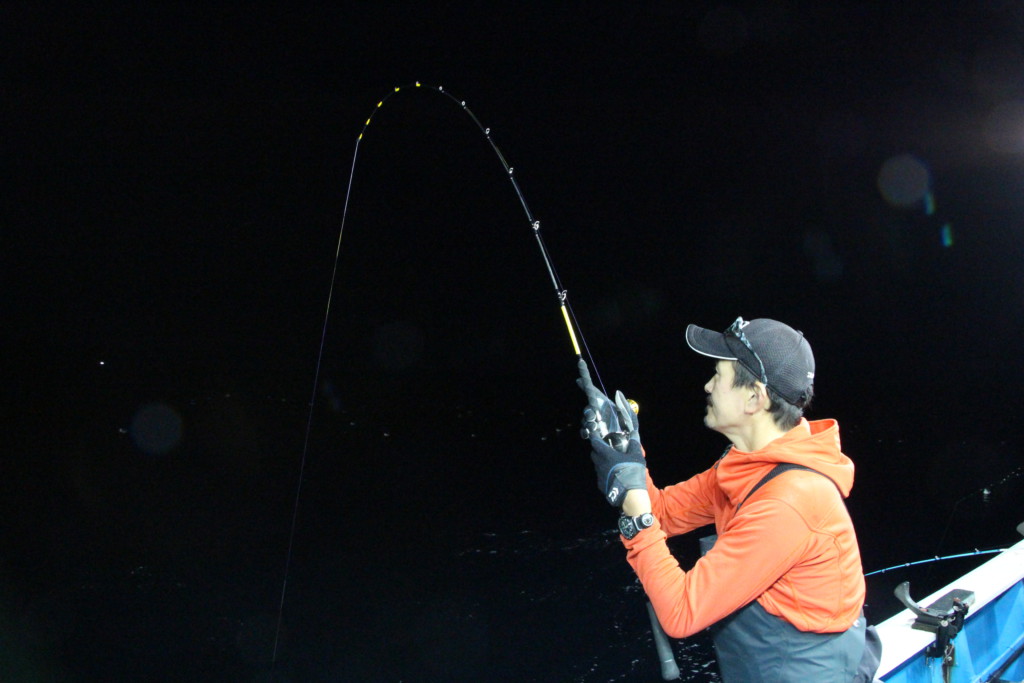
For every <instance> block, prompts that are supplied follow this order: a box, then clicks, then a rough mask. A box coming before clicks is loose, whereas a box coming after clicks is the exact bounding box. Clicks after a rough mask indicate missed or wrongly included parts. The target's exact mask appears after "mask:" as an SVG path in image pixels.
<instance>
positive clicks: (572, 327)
mask: <svg viewBox="0 0 1024 683" xmlns="http://www.w3.org/2000/svg"><path fill="white" fill-rule="evenodd" d="M421 88H422V89H425V90H433V91H435V92H437V93H439V94H441V95H444V96H445V97H447V98H448V99H449V100H450V101H452V102H454V103H455V104H456V105H458V106H459V107H460V108H461V109H462V111H464V112H465V113H466V115H468V116H469V118H470V120H472V121H473V123H474V124H475V125H476V127H477V128H478V129H479V130H480V132H481V133H483V135H484V138H486V140H487V142H488V144H489V145H490V146H491V149H492V150H493V151H494V153H495V155H496V156H497V157H498V160H499V161H500V162H501V165H502V166H503V167H504V169H505V174H506V177H507V178H508V179H509V182H511V183H512V188H513V189H514V190H515V193H516V196H517V197H518V198H519V203H520V205H522V207H523V212H524V213H525V214H526V220H527V221H528V222H529V225H530V228H531V229H532V230H533V235H534V237H535V239H536V241H537V246H538V247H539V249H540V254H541V257H542V258H543V260H544V266H545V267H546V269H547V272H548V275H549V276H550V278H551V283H552V285H554V288H555V295H556V297H557V300H558V306H559V309H560V310H561V313H562V319H563V320H564V322H565V328H566V331H567V332H568V333H569V341H570V342H571V343H572V348H573V352H574V353H575V354H576V360H577V367H578V369H579V371H580V373H581V375H583V374H586V378H587V381H588V382H589V381H590V378H589V372H587V364H586V361H585V360H584V351H585V352H586V356H587V358H588V359H589V360H590V367H591V368H593V369H594V373H595V374H596V375H597V382H598V384H600V385H601V390H602V393H603V394H604V395H605V396H607V393H608V391H607V390H606V389H605V387H604V382H603V381H602V380H601V375H600V373H599V372H597V368H596V366H595V364H594V361H593V355H592V354H591V353H590V349H589V347H588V346H587V343H586V339H585V338H584V337H583V334H582V333H580V334H579V337H578V338H577V330H578V329H579V323H578V321H577V320H576V316H575V314H574V313H573V311H572V307H571V306H570V305H569V300H568V291H567V290H566V289H565V287H563V286H562V283H561V281H560V280H559V278H558V274H557V272H556V270H555V267H554V264H553V263H552V260H551V254H550V253H549V252H548V248H547V245H545V243H544V237H543V235H541V229H540V221H539V220H537V219H536V218H535V217H534V215H533V213H532V212H531V211H530V207H529V205H527V203H526V198H525V197H524V196H523V192H522V189H521V188H520V187H519V182H518V181H517V180H516V177H515V169H514V167H512V166H511V165H509V163H508V161H507V160H506V159H505V155H504V154H502V152H501V149H499V147H498V145H497V143H495V141H494V138H493V137H491V129H490V128H488V127H485V126H484V125H483V124H482V123H480V120H479V119H478V118H477V117H476V114H474V113H473V111H472V110H471V109H470V108H469V107H468V106H466V101H465V100H462V99H460V98H458V97H456V96H455V95H453V94H452V93H450V92H448V91H447V90H445V89H444V88H443V87H441V86H424V85H423V84H422V83H420V82H419V81H416V82H415V83H414V84H413V85H411V86H405V87H404V88H403V86H398V87H395V88H394V89H393V90H392V91H391V92H389V93H388V94H387V95H385V96H384V97H383V98H381V99H380V100H379V101H378V102H377V106H376V107H374V109H373V111H372V112H371V113H370V115H369V116H368V117H367V119H366V122H365V123H364V124H363V127H362V130H360V132H359V136H358V137H357V138H356V145H355V150H354V151H353V153H352V165H351V168H350V169H349V177H348V185H347V187H346V190H345V202H344V204H343V207H342V213H341V225H340V226H339V229H338V242H337V247H336V248H335V252H334V267H333V271H332V273H331V285H330V287H329V289H328V295H327V307H326V311H325V313H324V321H323V326H322V329H321V335H320V348H319V352H318V354H317V362H316V370H315V372H314V377H313V396H312V399H311V400H310V403H309V406H310V408H309V418H308V420H307V422H306V436H305V443H304V446H303V450H302V460H301V463H300V465H299V481H298V484H297V486H296V491H295V503H294V507H293V511H292V522H291V531H290V533H289V539H288V552H287V556H286V560H285V568H284V578H283V580H282V585H281V597H280V602H279V606H278V615H277V628H276V631H275V634H274V647H273V654H272V656H271V672H273V668H274V666H275V665H276V663H277V652H278V645H279V642H280V636H281V626H282V620H283V616H284V604H285V596H286V593H287V588H288V574H289V570H290V567H291V560H292V554H293V549H294V541H295V530H296V523H297V520H298V510H299V496H300V494H301V491H302V479H303V473H304V472H305V468H306V459H307V456H308V453H309V440H310V434H311V431H312V422H313V407H314V405H315V402H316V396H317V387H318V385H319V381H320V370H321V366H322V361H323V354H324V346H325V342H326V338H327V322H328V319H329V318H330V310H331V301H332V299H333V297H334V285H335V281H336V280H337V274H338V263H339V259H340V255H341V240H342V237H343V235H344V232H345V222H346V220H347V218H348V208H349V200H350V199H351V197H352V181H353V179H354V177H355V169H356V161H357V160H358V158H359V147H360V144H361V143H362V141H363V137H364V136H365V135H366V132H367V130H368V129H369V127H370V124H371V123H373V119H374V117H375V116H376V115H377V112H378V111H380V109H381V108H382V107H383V106H384V103H385V102H387V101H388V100H389V99H391V98H392V97H394V96H395V95H397V94H398V93H400V92H402V90H403V89H405V90H417V89H421ZM580 341H582V342H583V348H582V350H581V348H580ZM592 386H593V385H591V387H592ZM620 396H621V392H618V394H617V396H616V399H617V406H618V408H619V410H627V409H628V410H632V411H633V412H634V413H635V412H637V411H638V406H637V405H636V403H635V402H634V401H628V402H627V401H626V399H625V398H624V397H623V398H622V399H621V400H620ZM599 426H600V427H601V428H602V431H601V432H600V436H601V438H603V439H605V440H606V441H608V442H609V443H610V444H611V445H612V446H614V447H616V448H618V449H619V450H624V449H625V446H626V443H627V439H626V436H624V435H623V434H622V433H621V432H619V431H617V425H607V424H606V423H601V422H599ZM647 609H648V613H649V615H650V620H651V630H652V631H653V634H654V641H655V646H656V648H657V653H658V658H659V661H660V663H661V672H662V677H663V678H664V679H665V680H674V679H677V678H679V667H678V666H677V665H676V662H675V657H674V655H673V653H672V648H671V645H670V644H669V641H668V637H667V635H666V634H665V630H664V629H663V628H662V627H661V624H660V623H659V622H658V618H657V616H656V615H655V613H654V609H653V606H652V605H651V604H650V602H648V603H647Z"/></svg>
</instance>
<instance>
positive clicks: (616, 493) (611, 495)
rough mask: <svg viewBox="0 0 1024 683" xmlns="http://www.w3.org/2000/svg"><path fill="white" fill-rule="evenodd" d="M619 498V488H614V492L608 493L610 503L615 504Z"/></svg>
mask: <svg viewBox="0 0 1024 683" xmlns="http://www.w3.org/2000/svg"><path fill="white" fill-rule="evenodd" d="M618 498H619V487H618V486H613V487H612V490H611V491H609V492H608V502H609V503H614V502H615V501H616V500H618Z"/></svg>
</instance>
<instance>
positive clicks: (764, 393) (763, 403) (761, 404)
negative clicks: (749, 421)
mask: <svg viewBox="0 0 1024 683" xmlns="http://www.w3.org/2000/svg"><path fill="white" fill-rule="evenodd" d="M771 406H772V400H771V398H769V397H768V389H767V387H765V385H763V384H761V383H760V382H754V386H753V387H752V388H751V390H750V397H749V398H748V399H747V407H748V409H749V412H751V413H754V412H756V411H757V410H758V409H759V408H764V409H765V410H769V409H770V408H771Z"/></svg>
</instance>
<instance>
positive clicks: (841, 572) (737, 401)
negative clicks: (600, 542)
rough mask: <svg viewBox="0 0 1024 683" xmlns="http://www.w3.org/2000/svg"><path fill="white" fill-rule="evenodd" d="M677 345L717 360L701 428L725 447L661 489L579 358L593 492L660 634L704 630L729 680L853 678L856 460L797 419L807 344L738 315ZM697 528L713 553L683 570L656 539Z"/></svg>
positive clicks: (621, 404)
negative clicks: (707, 534)
mask: <svg viewBox="0 0 1024 683" xmlns="http://www.w3.org/2000/svg"><path fill="white" fill-rule="evenodd" d="M686 342H687V344H689V346H690V348H692V349H693V350H694V351H696V352H697V353H700V354H703V355H705V356H709V357H711V358H713V359H715V360H716V362H715V373H714V375H713V376H712V377H711V379H710V380H709V381H708V383H707V384H706V385H705V386H704V391H705V392H706V393H707V411H706V413H705V415H704V424H705V425H706V426H707V427H708V428H710V429H713V430H715V431H717V432H719V433H721V434H722V435H724V436H725V437H726V438H727V439H729V441H731V442H732V445H731V447H729V448H728V449H727V450H726V452H725V453H724V454H723V455H722V456H721V458H719V460H718V462H716V463H715V464H714V466H713V467H711V468H710V469H708V470H706V471H704V472H701V473H700V474H698V475H696V476H694V477H692V478H690V479H688V480H687V481H684V482H682V483H679V484H676V485H674V486H669V487H666V488H663V489H659V488H657V487H656V486H655V485H654V483H653V481H652V480H651V478H650V476H649V475H648V474H647V469H646V461H645V454H644V452H643V449H642V448H641V446H640V438H639V433H638V430H637V422H636V417H635V416H634V415H633V414H632V411H629V410H628V409H627V407H626V404H625V400H624V398H623V397H622V395H621V393H620V394H618V395H617V405H616V404H612V403H611V401H610V400H609V399H608V398H607V397H606V396H604V394H602V393H601V392H600V391H599V390H597V389H595V388H594V386H593V384H592V383H591V381H590V376H589V372H588V371H587V368H586V364H585V363H584V362H582V361H581V362H580V374H581V379H580V381H579V384H580V386H581V387H582V388H583V389H584V391H586V393H587V396H588V399H589V405H588V408H587V410H586V411H585V413H584V420H585V427H586V428H587V430H586V431H587V432H588V435H589V438H590V442H591V445H592V448H593V454H592V457H593V460H594V464H595V468H596V470H597V474H598V487H599V488H600V489H601V490H602V491H603V492H604V493H605V496H606V499H607V500H608V501H609V502H611V503H612V504H613V505H615V506H621V507H622V516H621V518H620V522H619V529H620V532H621V533H622V542H623V544H624V545H625V547H626V549H627V551H628V553H627V556H626V559H627V561H628V562H629V563H630V565H632V567H633V569H634V571H635V572H636V574H637V576H638V577H639V578H640V581H641V583H642V584H643V586H644V590H645V591H646V592H647V595H648V597H649V598H650V600H651V603H652V604H653V606H654V609H655V612H656V613H657V615H658V619H659V621H660V622H661V624H662V626H663V627H664V628H665V631H666V632H667V633H668V634H669V635H671V636H673V637H676V638H683V637H686V636H689V635H692V634H694V633H697V632H698V631H701V630H702V629H705V628H709V627H710V628H711V633H712V636H713V639H714V642H715V650H716V656H717V658H718V663H719V669H720V670H721V673H722V678H723V680H725V681H726V682H727V683H733V682H736V683H752V682H758V681H766V682H767V681H771V682H782V681H800V682H804V681H814V682H815V683H831V682H833V681H834V682H835V683H850V681H853V680H854V679H855V675H856V673H857V669H858V665H859V663H860V660H861V657H862V653H863V652H864V643H865V625H866V624H865V620H864V619H863V616H862V612H861V610H862V607H863V604H864V594H865V590H864V574H863V570H862V568H861V561H860V551H859V549H858V547H857V537H856V535H855V533H854V529H853V524H852V523H851V521H850V516H849V514H848V513H847V510H846V506H845V504H844V503H843V498H845V497H846V496H848V495H849V493H850V488H851V486H852V485H853V470H854V466H853V462H852V461H851V460H850V459H849V458H848V457H846V456H845V455H844V454H843V453H842V452H841V450H840V445H839V426H838V424H837V423H836V422H835V421H834V420H820V421H815V422H808V421H807V420H806V419H805V418H804V417H803V411H804V410H805V409H806V408H807V406H808V404H809V403H810V400H811V397H812V396H813V393H814V390H813V386H814V356H813V354H812V353H811V347H810V344H808V342H807V340H806V339H805V338H804V336H803V334H802V333H801V332H798V331H796V330H794V329H793V328H791V327H789V326H787V325H784V324H782V323H780V322H777V321H775V320H768V319H759V320H751V321H749V322H744V320H743V319H742V318H738V319H737V320H736V322H734V323H733V324H732V325H731V326H729V328H728V329H727V330H726V331H725V332H712V331H710V330H706V329H703V328H700V327H696V326H694V325H690V326H689V327H688V328H687V330H686ZM602 423H605V424H602ZM609 430H610V431H611V432H612V434H610V435H608V436H605V434H604V432H607V431H609ZM617 432H618V435H617V434H616V433H617ZM602 436H604V437H605V438H602ZM610 443H611V444H614V445H615V446H617V447H613V445H609V444H610ZM780 463H789V464H791V466H788V467H782V468H779V467H778V466H779V465H780ZM794 466H795V467H794ZM708 524H714V525H715V529H716V531H717V538H714V537H711V539H710V543H706V541H708V539H701V540H702V546H705V545H707V546H710V549H707V550H706V553H705V554H704V555H703V557H701V559H699V560H698V561H697V563H696V564H695V565H694V566H693V568H692V569H690V570H689V571H683V570H682V569H681V568H680V567H679V563H678V562H677V561H676V560H675V558H674V557H673V556H672V555H671V553H670V552H669V550H668V547H667V546H666V544H665V539H666V538H667V537H670V536H676V535H678V534H683V533H686V532H688V531H692V530H694V529H697V528H699V527H702V526H705V525H708ZM712 543H713V545H712ZM871 673H873V671H872V672H871ZM858 680H860V679H858ZM866 680H871V679H870V677H868V678H866Z"/></svg>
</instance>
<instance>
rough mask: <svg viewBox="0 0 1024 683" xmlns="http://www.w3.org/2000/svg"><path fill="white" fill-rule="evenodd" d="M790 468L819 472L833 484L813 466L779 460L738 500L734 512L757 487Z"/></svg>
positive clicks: (830, 478) (830, 479) (828, 477)
mask: <svg viewBox="0 0 1024 683" xmlns="http://www.w3.org/2000/svg"><path fill="white" fill-rule="evenodd" d="M790 470H807V471H808V472H814V473H815V474H820V475H821V476H823V477H825V478H826V479H828V480H829V481H831V482H832V483H833V484H835V481H833V480H832V477H830V476H828V475H827V474H823V473H821V472H818V470H816V469H814V468H813V467H806V466H805V465H797V464H796V463H792V462H780V463H779V464H778V465H776V466H775V467H773V468H772V469H771V471H770V472H768V474H766V475H764V476H763V477H761V481H759V482H757V484H755V485H754V488H752V489H750V493H748V494H747V496H746V498H744V499H743V500H742V501H740V504H739V505H737V506H736V512H739V511H740V508H741V507H743V503H746V502H747V500H749V499H750V497H751V496H752V495H754V494H755V493H756V492H757V490H758V489H759V488H761V487H762V486H764V485H765V484H767V483H768V482H770V481H771V480H772V479H774V478H775V477H777V476H779V475H780V474H782V473H783V472H788V471H790ZM836 488H838V487H836Z"/></svg>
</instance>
